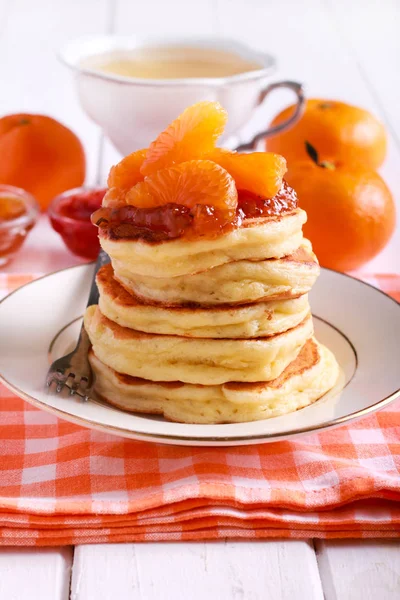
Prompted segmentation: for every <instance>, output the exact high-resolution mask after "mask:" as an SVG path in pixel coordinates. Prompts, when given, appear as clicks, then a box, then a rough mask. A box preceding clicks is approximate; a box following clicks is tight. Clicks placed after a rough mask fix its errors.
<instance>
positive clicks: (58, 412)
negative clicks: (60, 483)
mask: <svg viewBox="0 0 400 600" xmlns="http://www.w3.org/2000/svg"><path fill="white" fill-rule="evenodd" d="M94 263H95V261H93V262H89V263H84V264H80V265H73V266H71V267H65V268H63V269H59V270H58V271H53V272H51V273H46V274H45V275H41V276H40V277H37V278H35V279H33V280H32V281H28V282H27V283H24V284H23V285H21V286H19V287H18V288H16V289H15V290H13V291H12V292H10V293H9V294H7V295H6V296H5V297H4V298H2V299H1V300H0V305H1V304H2V303H3V302H5V300H7V299H9V298H10V297H11V296H12V295H14V294H16V293H17V292H18V291H19V290H21V289H22V288H25V287H28V286H29V285H31V284H33V283H35V282H37V281H40V280H42V279H46V278H47V277H51V276H53V275H56V274H58V273H62V272H64V271H69V270H71V269H82V268H86V267H88V266H91V265H94ZM321 270H325V271H330V272H332V273H336V274H337V275H339V276H342V277H346V278H348V279H351V280H352V281H355V282H357V283H359V284H361V285H365V286H367V287H369V288H372V289H373V290H374V292H377V293H380V294H382V295H383V296H385V297H386V298H388V299H389V300H391V301H392V302H393V303H394V304H395V305H396V306H397V307H399V308H400V302H399V301H397V300H396V299H395V298H393V297H392V296H389V294H387V293H386V292H384V291H383V290H381V289H379V288H377V287H376V286H374V285H372V284H370V283H368V282H366V281H363V280H362V279H358V278H357V277H354V276H353V275H349V274H348V273H341V272H340V271H337V270H335V269H330V268H328V267H321ZM0 383H2V384H4V385H5V386H6V387H7V388H8V389H9V390H11V391H12V392H13V393H15V394H16V395H17V396H19V397H20V398H22V399H23V400H26V401H27V402H29V403H30V404H32V405H33V406H35V407H36V408H39V409H41V410H44V411H45V412H50V413H52V414H54V415H55V416H57V417H59V418H61V419H64V420H66V421H70V422H73V423H75V424H78V425H80V426H83V427H85V428H86V429H87V428H88V425H89V428H91V429H97V430H100V431H104V432H106V433H112V434H113V435H117V436H120V437H121V436H122V437H125V438H130V439H137V440H142V441H153V442H157V441H159V442H161V443H163V442H164V443H168V442H174V441H175V442H178V443H179V442H184V443H187V445H189V444H190V443H191V444H192V445H195V444H196V443H201V444H205V443H208V444H209V445H212V444H213V443H223V444H225V443H235V442H244V443H246V442H248V443H249V444H250V443H253V442H259V443H262V442H265V443H271V442H274V441H279V440H283V439H290V438H292V437H295V436H298V435H305V434H313V433H316V432H319V431H325V430H326V429H330V428H332V427H336V426H339V425H343V424H345V423H350V422H352V421H354V420H356V419H360V418H362V417H365V416H367V415H368V414H370V413H374V412H376V411H377V410H380V409H382V408H383V407H385V406H387V405H389V404H390V403H391V402H393V400H395V399H396V398H397V397H398V396H400V387H399V388H398V389H397V390H395V391H394V392H392V393H391V394H389V395H388V396H386V397H385V398H382V399H381V400H378V402H375V403H374V404H371V405H370V406H367V407H365V408H362V409H361V410H358V411H356V412H353V413H350V414H348V415H344V416H342V417H337V418H336V419H332V420H331V421H328V422H327V423H325V424H323V425H312V426H309V427H301V428H299V429H295V430H291V431H289V432H288V431H282V432H281V433H278V434H267V433H264V434H256V435H253V436H251V435H250V436H249V435H238V436H218V437H216V436H212V437H204V436H198V437H193V436H188V435H177V434H167V433H154V434H153V433H146V432H138V431H133V430H131V429H124V428H122V427H115V426H113V425H103V424H101V423H98V422H96V421H92V420H91V419H87V418H84V417H79V416H77V415H71V413H69V412H65V411H64V410H62V409H59V408H56V407H54V406H50V405H48V404H46V403H45V402H42V401H41V400H38V399H37V398H34V397H33V396H31V395H30V394H27V393H26V392H24V391H23V390H21V389H19V388H18V387H17V386H15V385H14V384H12V383H10V382H9V381H8V380H7V379H6V378H5V377H4V375H2V374H1V373H0Z"/></svg>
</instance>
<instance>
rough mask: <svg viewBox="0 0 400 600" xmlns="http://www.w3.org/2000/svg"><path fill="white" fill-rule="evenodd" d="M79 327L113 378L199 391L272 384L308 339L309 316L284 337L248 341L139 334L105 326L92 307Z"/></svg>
mask: <svg viewBox="0 0 400 600" xmlns="http://www.w3.org/2000/svg"><path fill="white" fill-rule="evenodd" d="M84 323H85V329H86V331H87V333H88V335H89V338H90V341H91V343H92V345H93V350H94V352H95V354H96V356H97V357H98V358H99V359H100V360H101V361H102V362H104V363H105V364H106V365H107V366H109V367H112V368H113V369H115V370H116V371H118V372H119V373H124V374H126V375H132V376H134V377H142V378H144V379H150V380H151V381H183V382H185V383H200V384H202V385H216V384H221V383H226V382H227V381H248V382H253V381H268V380H271V379H275V378H276V377H278V376H279V375H280V374H281V373H282V371H283V370H284V369H285V368H286V367H287V366H288V364H289V363H290V362H292V360H294V359H295V358H296V356H297V355H298V353H299V352H300V349H301V347H302V346H303V345H304V343H305V342H306V340H308V339H309V338H310V337H311V336H312V334H313V324H312V318H311V315H308V316H307V317H306V318H305V319H304V321H302V322H301V323H300V324H299V325H297V326H296V327H294V328H292V329H289V330H288V331H285V332H284V333H279V334H276V335H273V336H270V337H262V338H255V339H249V340H236V339H210V338H203V339H201V338H184V337H179V336H173V335H155V334H150V333H143V332H139V331H135V330H133V329H127V328H125V327H121V326H120V325H117V324H116V323H114V322H113V321H110V319H107V317H105V316H104V315H103V314H102V313H101V311H100V309H99V308H98V306H89V307H88V308H87V310H86V313H85V318H84Z"/></svg>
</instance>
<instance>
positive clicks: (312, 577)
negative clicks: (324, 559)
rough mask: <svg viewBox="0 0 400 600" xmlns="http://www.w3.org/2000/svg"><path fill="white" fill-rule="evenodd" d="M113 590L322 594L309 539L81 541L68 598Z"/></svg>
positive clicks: (195, 595)
mask: <svg viewBox="0 0 400 600" xmlns="http://www.w3.org/2000/svg"><path fill="white" fill-rule="evenodd" d="M299 565H301V568H298V566H299ZM110 597H115V598H118V600H128V599H129V600H133V599H135V598H143V599H146V600H159V598H163V600H170V599H171V600H175V599H176V598H191V600H204V598H208V599H209V600H214V599H215V600H220V599H221V598H232V599H234V598H238V599H239V598H246V599H247V598H249V599H252V600H258V599H260V600H261V599H264V598H280V599H282V600H292V599H293V598H307V600H322V598H323V594H322V588H321V582H320V579H319V575H318V567H317V562H316V558H315V554H314V550H313V546H312V544H311V543H308V542H303V541H294V540H293V541H249V542H226V543H224V542H217V543H215V542H212V543H185V544H183V543H151V544H110V545H107V546H105V545H88V546H78V547H77V548H76V549H75V559H74V566H73V574H72V582H71V600H85V599H86V598H96V600H108V599H109V598H110Z"/></svg>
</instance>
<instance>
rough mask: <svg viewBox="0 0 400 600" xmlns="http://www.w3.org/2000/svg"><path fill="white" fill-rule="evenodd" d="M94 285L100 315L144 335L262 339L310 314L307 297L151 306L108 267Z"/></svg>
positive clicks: (99, 275) (296, 323)
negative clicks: (235, 303)
mask: <svg viewBox="0 0 400 600" xmlns="http://www.w3.org/2000/svg"><path fill="white" fill-rule="evenodd" d="M96 281H97V287H98V288H99V292H100V300H99V307H100V310H101V312H102V313H103V315H104V316H106V317H107V318H108V319H110V320H111V321H114V322H115V323H117V324H118V325H121V326H122V327H129V328H130V329H136V330H138V331H144V332H146V333H158V334H165V335H181V336H184V337H200V338H253V337H263V336H268V335H274V334H276V333H281V332H283V331H287V330H288V329H291V328H292V327H296V325H298V324H299V323H301V322H302V321H303V320H304V319H305V318H306V316H307V315H308V313H309V312H310V306H309V304H308V297H307V294H305V295H304V296H300V297H299V298H296V299H293V300H277V301H275V302H273V301H272V302H259V303H257V304H248V305H247V306H238V307H235V306H234V307H232V306H229V305H219V306H216V307H214V308H212V307H208V308H202V307H199V306H181V307H168V306H160V305H152V304H149V303H146V302H143V301H141V300H140V299H139V298H137V296H135V295H132V293H129V292H127V291H126V290H125V288H124V287H123V286H122V285H121V284H120V283H118V281H116V279H114V277H113V270H112V267H111V265H106V266H105V267H102V268H101V269H100V271H99V272H98V274H97V278H96Z"/></svg>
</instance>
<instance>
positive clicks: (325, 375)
mask: <svg viewBox="0 0 400 600" xmlns="http://www.w3.org/2000/svg"><path fill="white" fill-rule="evenodd" d="M89 360H90V363H91V365H92V368H93V371H94V373H95V376H96V383H95V391H96V393H97V394H98V395H99V396H100V397H101V398H103V399H104V400H105V401H107V402H108V403H110V404H112V405H114V406H116V407H118V408H120V409H122V410H125V411H129V412H139V413H153V414H160V415H164V417H165V418H167V419H169V420H171V421H177V422H181V423H203V424H210V423H239V422H246V421H255V420H260V419H268V418H270V417H276V416H279V415H283V414H285V413H290V412H293V411H296V410H298V409H300V408H303V407H305V406H308V405H309V404H311V403H312V402H315V401H316V400H318V398H321V396H323V395H324V394H325V393H326V392H327V391H328V390H329V389H330V388H332V387H333V386H334V384H335V382H336V381H337V378H338V374H339V367H338V364H337V362H336V360H335V357H334V356H333V354H332V353H331V352H330V351H329V350H328V349H327V348H325V346H322V345H321V344H319V343H318V342H317V341H316V340H315V339H310V340H308V341H307V342H306V343H305V345H304V346H303V348H302V349H301V352H300V353H299V355H298V356H297V358H296V359H295V360H294V361H293V362H292V363H290V365H289V366H288V367H287V368H286V369H285V370H284V371H283V373H282V374H281V375H280V376H279V377H278V378H277V379H274V380H273V381H270V382H268V383H265V382H264V383H253V384H252V383H227V384H224V385H213V386H201V385H191V384H188V383H180V382H169V383H168V382H159V383H154V382H151V381H146V380H145V379H138V378H135V377H129V376H127V375H121V374H120V373H117V372H116V371H114V370H113V369H111V368H110V367H107V366H106V365H105V364H104V363H103V362H101V360H99V358H98V357H97V356H96V355H95V354H94V353H93V352H91V353H90V355H89Z"/></svg>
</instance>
